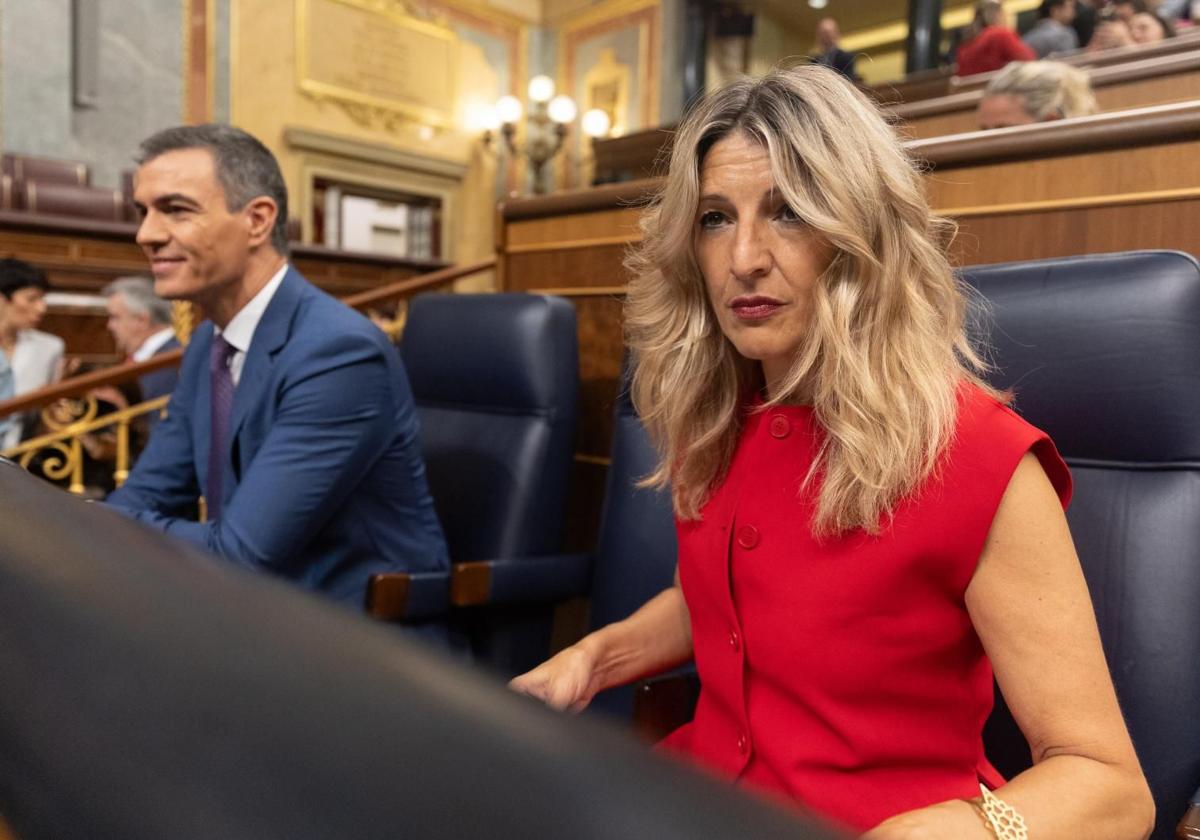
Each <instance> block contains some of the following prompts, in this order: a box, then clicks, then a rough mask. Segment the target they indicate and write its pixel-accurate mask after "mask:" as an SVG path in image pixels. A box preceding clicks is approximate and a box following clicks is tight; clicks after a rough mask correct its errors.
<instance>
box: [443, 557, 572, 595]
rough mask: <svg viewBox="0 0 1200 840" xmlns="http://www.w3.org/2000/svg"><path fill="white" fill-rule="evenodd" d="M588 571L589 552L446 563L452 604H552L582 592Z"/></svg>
mask: <svg viewBox="0 0 1200 840" xmlns="http://www.w3.org/2000/svg"><path fill="white" fill-rule="evenodd" d="M591 574H592V556H591V555H590V554H549V555H544V556H537V557H506V558H504V559H502V560H473V561H470V562H466V563H455V564H453V565H452V566H451V567H450V602H451V603H452V604H453V605H454V606H456V607H478V606H482V605H485V604H495V605H504V606H514V605H523V604H553V603H556V602H558V601H565V600H566V599H568V598H572V597H575V596H577V595H582V594H583V593H584V592H586V591H587V588H588V584H589V583H590V581H591Z"/></svg>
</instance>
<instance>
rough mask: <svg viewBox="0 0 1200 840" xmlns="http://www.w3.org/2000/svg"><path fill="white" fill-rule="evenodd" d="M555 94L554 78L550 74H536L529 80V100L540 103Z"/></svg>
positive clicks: (548, 99) (547, 100)
mask: <svg viewBox="0 0 1200 840" xmlns="http://www.w3.org/2000/svg"><path fill="white" fill-rule="evenodd" d="M553 96H554V80H553V79H551V78H550V77H549V76H534V77H533V78H532V79H530V80H529V101H530V102H536V103H538V104H539V105H540V104H541V103H543V102H549V101H550V99H551V98H552V97H553Z"/></svg>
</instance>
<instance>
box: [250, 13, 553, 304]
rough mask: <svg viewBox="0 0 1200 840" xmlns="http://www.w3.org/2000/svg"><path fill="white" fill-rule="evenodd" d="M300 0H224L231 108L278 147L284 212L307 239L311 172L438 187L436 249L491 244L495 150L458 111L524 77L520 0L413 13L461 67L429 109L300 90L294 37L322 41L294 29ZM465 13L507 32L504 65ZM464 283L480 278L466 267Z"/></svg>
mask: <svg viewBox="0 0 1200 840" xmlns="http://www.w3.org/2000/svg"><path fill="white" fill-rule="evenodd" d="M302 2H304V0H232V5H231V9H230V20H231V44H230V56H231V74H230V76H231V78H230V117H231V121H232V122H233V123H234V124H236V125H239V126H241V127H242V128H245V129H246V130H247V131H250V132H252V133H253V134H255V135H256V136H258V137H260V138H261V139H262V140H263V141H264V142H265V143H266V144H267V145H268V146H270V148H271V149H272V151H274V152H275V154H276V155H277V156H278V158H279V161H280V165H281V167H282V168H283V173H284V178H285V179H286V180H287V184H288V190H289V195H290V199H291V203H292V215H293V216H295V217H298V218H300V219H301V220H302V222H303V224H304V230H305V238H306V240H309V241H311V239H312V231H311V229H310V228H311V220H312V215H313V214H312V202H313V195H312V182H313V178H315V177H336V178H338V179H340V180H346V181H350V182H353V183H360V184H364V185H371V186H378V187H387V188H393V189H403V190H405V191H409V192H415V193H420V194H427V195H434V196H437V197H439V198H441V199H442V201H443V212H444V217H443V218H444V228H443V242H444V251H445V256H446V258H448V259H450V260H451V261H454V262H470V261H474V260H478V259H482V258H486V257H489V256H491V255H492V253H493V249H494V242H493V237H494V205H495V201H494V198H495V184H496V161H495V155H494V153H493V152H491V151H489V150H487V149H485V148H484V147H483V145H482V144H481V142H480V139H479V135H478V133H477V131H473V130H471V129H470V128H469V127H468V125H467V113H466V112H467V107H468V105H469V104H470V103H471V102H474V101H476V100H478V101H482V102H489V103H490V102H493V101H495V99H496V98H497V97H499V96H500V95H501V94H503V93H507V92H509V90H510V89H511V88H512V87H513V86H514V85H519V86H521V87H523V86H524V84H525V79H526V71H525V67H524V60H525V56H524V54H523V51H524V41H523V39H524V37H525V33H524V28H525V23H524V22H523V21H521V20H520V19H519V18H517V17H515V16H514V15H513V14H512V13H511V11H509V10H508V9H509V7H514V4H515V8H517V9H523V10H524V11H526V12H528V11H530V9H526V8H524V6H523V5H522V3H521V0H505V2H504V3H503V6H504V10H496V9H489V8H485V7H479V6H471V5H466V4H464V5H462V6H459V7H449V6H448V5H441V6H439V7H431V8H429V9H427V10H426V14H425V17H426V18H427V19H426V20H425V21H423V23H422V25H424V26H430V25H432V26H433V27H436V28H440V29H441V30H442V31H444V32H446V33H448V34H449V36H450V37H451V38H453V39H454V40H455V41H456V44H455V52H456V53H457V56H458V59H457V65H458V66H457V76H458V79H459V83H458V85H457V95H456V96H454V97H453V101H452V102H447V103H445V107H444V108H443V109H442V110H443V111H444V113H443V114H440V115H439V114H432V115H430V116H431V118H429V117H426V116H423V115H421V114H402V113H395V112H393V111H391V110H389V109H383V108H377V107H372V106H370V105H363V104H361V103H355V102H348V101H343V100H342V99H341V98H339V97H336V96H335V97H323V96H318V95H314V94H313V93H312V92H310V91H306V90H302V89H301V86H300V84H299V64H298V58H299V56H298V49H305V48H307V47H306V45H311V46H312V48H314V49H320V48H321V47H320V45H321V43H322V41H323V39H322V38H320V37H316V38H304V37H303V33H300V35H298V33H297V16H298V10H299V8H300V5H301V3H302ZM397 5H398V4H397ZM525 5H529V4H525ZM463 21H466V22H467V23H468V24H470V25H472V26H476V27H479V28H481V29H483V28H490V29H491V30H492V34H494V36H495V38H496V39H497V41H498V42H503V43H507V42H511V44H510V48H509V49H508V51H507V55H505V56H504V58H503V59H502V61H501V62H500V63H501V64H503V65H504V66H501V67H495V66H493V64H494V63H496V62H494V61H493V62H492V63H489V60H488V58H487V56H485V55H484V54H483V51H482V50H481V49H480V47H479V46H478V44H476V43H473V42H472V41H471V40H469V39H465V38H461V37H457V36H456V35H455V34H454V33H455V28H456V25H458V24H462V22H463ZM325 58H326V59H333V60H337V59H338V57H337V56H333V57H330V56H325ZM312 63H313V62H311V61H310V65H311V64H312ZM502 75H505V76H507V77H508V79H509V84H508V85H507V89H505V90H501V89H500V88H501V87H502V86H503V85H502V84H501V82H500V77H501V76H502ZM467 285H468V286H473V287H478V286H480V285H487V284H486V282H482V283H481V281H480V280H478V279H476V280H474V281H470V282H468V283H467Z"/></svg>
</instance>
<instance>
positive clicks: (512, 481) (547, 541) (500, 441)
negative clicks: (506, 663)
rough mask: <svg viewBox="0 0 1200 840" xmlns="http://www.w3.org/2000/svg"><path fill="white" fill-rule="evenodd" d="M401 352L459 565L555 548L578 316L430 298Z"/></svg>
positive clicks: (540, 307)
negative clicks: (464, 562)
mask: <svg viewBox="0 0 1200 840" xmlns="http://www.w3.org/2000/svg"><path fill="white" fill-rule="evenodd" d="M401 353H402V355H403V357H404V363H405V367H406V368H407V370H408V376H409V379H410V381H411V383H412V389H413V395H414V397H415V399H416V403H417V410H418V413H419V415H420V422H421V446H422V451H423V453H424V456H425V466H426V471H427V474H428V477H429V486H430V491H431V493H432V494H433V499H434V503H435V505H436V506H437V510H438V515H439V517H440V518H441V521H442V527H443V528H444V529H445V532H446V540H447V542H448V544H449V548H450V558H451V560H454V561H465V560H488V559H495V558H501V557H512V556H520V555H530V554H549V553H553V552H555V551H558V550H559V548H560V544H561V541H562V536H563V528H564V517H565V509H566V508H565V505H566V498H567V483H568V476H569V472H570V467H571V456H572V451H573V446H574V435H575V414H576V402H577V400H578V392H579V374H578V370H579V364H578V360H577V357H578V350H577V339H576V332H575V310H574V308H573V307H572V306H571V305H570V304H569V303H568V302H567V301H566V300H563V299H562V298H555V297H548V296H543V295H528V294H485V295H466V294H463V295H458V294H455V295H443V294H430V295H421V296H418V297H417V298H416V299H414V300H413V301H412V304H411V305H410V309H409V314H408V320H407V323H406V326H405V331H404V337H403V340H402V342H401Z"/></svg>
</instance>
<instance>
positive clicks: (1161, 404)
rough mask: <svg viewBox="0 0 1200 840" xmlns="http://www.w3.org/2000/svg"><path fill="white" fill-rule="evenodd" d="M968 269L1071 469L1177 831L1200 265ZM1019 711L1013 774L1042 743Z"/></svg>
mask: <svg viewBox="0 0 1200 840" xmlns="http://www.w3.org/2000/svg"><path fill="white" fill-rule="evenodd" d="M964 279H965V280H966V281H967V282H968V283H969V284H971V285H972V286H974V287H975V288H976V289H978V290H979V291H980V292H981V293H982V294H983V296H984V298H986V300H987V304H988V305H987V306H986V307H985V311H984V312H983V314H982V317H979V318H977V319H976V321H977V323H976V328H977V331H978V333H979V334H980V335H981V336H983V337H985V338H986V340H987V341H988V342H989V343H990V345H991V347H992V348H993V350H992V356H993V361H994V364H995V371H994V374H993V375H992V381H993V383H994V384H996V385H999V386H1002V387H1011V388H1012V389H1013V390H1014V392H1015V396H1016V399H1015V403H1014V407H1015V408H1016V410H1017V411H1018V412H1019V413H1020V414H1021V415H1022V416H1024V417H1025V418H1026V419H1027V420H1028V421H1029V422H1031V423H1033V424H1034V425H1035V426H1038V427H1039V428H1041V429H1043V430H1044V431H1046V432H1047V433H1049V434H1050V436H1051V437H1052V438H1053V439H1054V441H1055V443H1056V445H1057V446H1058V448H1059V451H1060V452H1061V453H1062V455H1063V456H1064V457H1065V459H1066V460H1067V463H1068V464H1069V465H1070V467H1071V471H1072V475H1073V477H1074V480H1075V494H1074V499H1073V501H1072V503H1071V506H1070V509H1069V510H1068V514H1067V517H1068V521H1069V522H1070V525H1071V532H1072V535H1073V537H1074V539H1075V545H1076V548H1077V549H1078V552H1079V557H1080V560H1081V562H1082V564H1083V569H1084V574H1085V575H1086V577H1087V581H1088V585H1089V587H1090V590H1091V594H1092V600H1093V602H1094V604H1095V607H1096V614H1097V618H1098V620H1099V624H1100V633H1101V636H1102V638H1103V642H1104V648H1105V652H1106V654H1107V656H1108V664H1109V668H1110V670H1111V672H1112V676H1113V681H1114V683H1115V685H1116V688H1117V695H1118V698H1119V699H1120V702H1121V707H1122V710H1123V711H1124V713H1125V717H1126V720H1127V722H1128V724H1129V729H1130V732H1131V734H1132V736H1133V741H1134V745H1135V747H1136V748H1137V751H1138V754H1139V757H1140V758H1141V761H1142V765H1143V768H1144V770H1145V771H1146V775H1147V778H1148V779H1149V781H1150V786H1151V789H1152V790H1153V792H1154V795H1155V799H1156V802H1157V804H1158V814H1159V826H1158V829H1157V831H1156V832H1155V835H1154V836H1155V837H1169V836H1171V827H1172V826H1173V825H1174V822H1175V821H1176V820H1178V819H1179V817H1180V816H1181V815H1182V813H1183V812H1184V810H1186V800H1187V797H1188V796H1190V794H1191V793H1192V791H1193V790H1195V789H1196V787H1197V785H1200V714H1197V712H1198V711H1200V665H1198V664H1197V663H1198V662H1200V265H1198V264H1197V262H1196V260H1195V259H1194V258H1192V257H1191V256H1188V255H1186V254H1181V253H1176V252H1163V251H1153V252H1152V251H1146V252H1132V253H1122V254H1106V255H1100V256H1089V257H1076V258H1067V259H1054V260H1044V261H1036V262H1025V263H1012V264H1003V265H992V266H981V267H976V268H971V269H969V270H968V271H966V272H965V273H964ZM1006 716H1007V712H1006V710H1004V709H1003V708H998V709H997V714H996V715H994V716H993V721H991V722H990V723H989V731H988V733H987V735H988V752H989V755H990V756H991V757H992V758H993V761H995V762H996V763H997V765H998V766H999V767H1000V769H1001V770H1002V771H1004V772H1007V773H1010V774H1011V773H1013V772H1016V771H1018V770H1019V769H1021V765H1022V763H1023V762H1024V763H1027V762H1028V752H1027V751H1024V752H1023V750H1022V748H1023V743H1021V742H1020V736H1019V734H1017V733H1016V732H1015V729H1014V728H1013V727H1012V725H1011V723H1010V721H1009V720H1006ZM1022 752H1023V755H1022Z"/></svg>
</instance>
